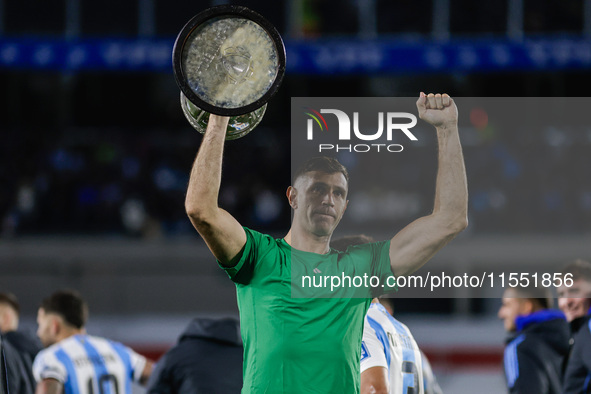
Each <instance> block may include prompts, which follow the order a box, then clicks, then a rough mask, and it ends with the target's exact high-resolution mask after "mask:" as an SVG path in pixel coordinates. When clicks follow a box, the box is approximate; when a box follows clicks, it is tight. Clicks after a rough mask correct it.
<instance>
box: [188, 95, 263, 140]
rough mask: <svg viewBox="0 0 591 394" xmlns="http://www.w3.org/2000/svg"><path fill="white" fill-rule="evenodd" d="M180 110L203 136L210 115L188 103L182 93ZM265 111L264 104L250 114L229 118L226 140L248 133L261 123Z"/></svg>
mask: <svg viewBox="0 0 591 394" xmlns="http://www.w3.org/2000/svg"><path fill="white" fill-rule="evenodd" d="M181 108H182V109H183V114H185V118H187V120H188V121H189V123H190V124H191V126H193V128H194V129H195V130H197V131H198V132H200V133H201V134H205V130H206V129H207V122H208V121H209V115H210V113H209V112H206V111H204V110H202V109H201V108H199V107H197V106H196V105H195V104H193V103H192V102H191V101H189V100H188V99H187V97H185V95H184V94H183V93H182V92H181ZM266 109H267V104H264V105H263V106H262V107H260V108H258V109H256V110H254V111H252V112H249V113H246V114H243V115H237V116H231V117H230V121H229V122H228V128H227V130H226V140H228V141H229V140H235V139H238V138H241V137H244V136H245V135H246V134H248V133H250V132H251V131H252V130H253V129H254V128H255V127H257V125H258V124H259V123H260V122H261V120H262V119H263V115H264V114H265V110H266Z"/></svg>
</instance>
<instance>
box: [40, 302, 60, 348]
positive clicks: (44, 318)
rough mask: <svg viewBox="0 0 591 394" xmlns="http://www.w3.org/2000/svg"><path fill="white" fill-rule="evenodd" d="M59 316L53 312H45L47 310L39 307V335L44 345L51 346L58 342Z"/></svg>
mask: <svg viewBox="0 0 591 394" xmlns="http://www.w3.org/2000/svg"><path fill="white" fill-rule="evenodd" d="M56 319H57V316H56V315H55V314H52V313H45V310H43V309H42V308H39V311H38V312H37V324H38V325H39V327H38V328H37V336H38V337H39V339H40V340H41V343H42V344H43V346H45V347H47V346H51V345H53V344H54V343H56V342H57V339H56V335H57V321H56Z"/></svg>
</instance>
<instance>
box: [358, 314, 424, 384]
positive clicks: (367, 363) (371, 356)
mask: <svg viewBox="0 0 591 394" xmlns="http://www.w3.org/2000/svg"><path fill="white" fill-rule="evenodd" d="M372 367H384V368H387V369H388V376H389V379H390V394H407V393H417V394H423V393H424V392H425V391H424V386H423V384H424V382H423V363H422V357H421V351H420V350H419V346H418V345H417V343H416V342H415V340H414V338H413V336H412V334H411V333H410V331H409V329H408V327H406V326H405V325H404V324H402V323H400V322H399V321H398V320H396V319H394V318H393V317H392V315H390V314H389V313H388V311H387V310H386V309H385V308H384V307H383V306H382V305H381V304H378V303H372V304H371V305H370V307H369V310H368V311H367V315H366V316H365V322H364V327H363V341H362V342H361V373H363V371H365V370H367V369H369V368H372Z"/></svg>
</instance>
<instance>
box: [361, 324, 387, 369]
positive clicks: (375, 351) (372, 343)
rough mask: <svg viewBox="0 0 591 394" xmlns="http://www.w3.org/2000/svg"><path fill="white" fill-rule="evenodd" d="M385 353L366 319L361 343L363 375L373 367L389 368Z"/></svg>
mask: <svg viewBox="0 0 591 394" xmlns="http://www.w3.org/2000/svg"><path fill="white" fill-rule="evenodd" d="M384 351H385V350H384V346H382V343H381V342H380V340H379V339H378V337H377V335H376V333H375V331H374V329H373V328H371V326H370V325H369V323H368V321H367V317H366V318H365V319H364V324H363V340H362V341H361V373H363V371H365V370H368V369H369V368H373V367H384V368H388V362H387V361H386V354H385V353H384Z"/></svg>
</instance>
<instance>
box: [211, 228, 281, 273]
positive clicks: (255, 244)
mask: <svg viewBox="0 0 591 394" xmlns="http://www.w3.org/2000/svg"><path fill="white" fill-rule="evenodd" d="M243 228H244V232H245V233H246V243H245V244H244V248H243V249H242V252H241V255H240V259H239V260H238V262H237V263H236V265H235V266H233V267H224V266H223V265H221V264H220V262H219V261H218V265H219V266H220V268H221V269H223V270H224V271H226V274H228V276H229V277H230V279H232V281H234V282H236V283H243V284H245V283H248V282H249V281H250V278H251V277H252V273H253V271H254V268H255V265H256V263H257V260H258V258H259V255H260V250H261V248H266V247H269V246H270V245H271V244H272V242H273V241H274V240H273V238H271V237H270V236H268V235H265V234H261V233H259V232H257V231H254V230H251V229H249V228H246V227H243Z"/></svg>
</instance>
